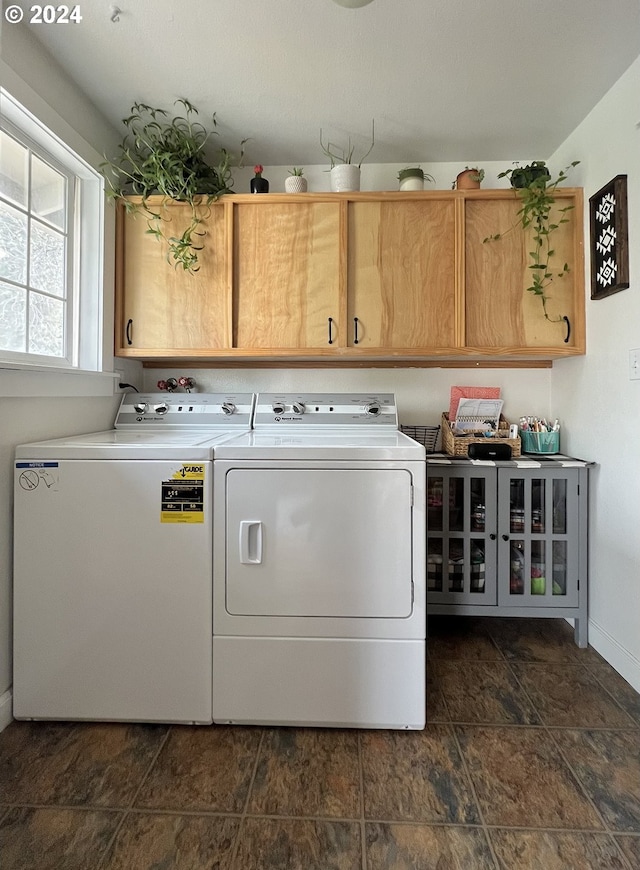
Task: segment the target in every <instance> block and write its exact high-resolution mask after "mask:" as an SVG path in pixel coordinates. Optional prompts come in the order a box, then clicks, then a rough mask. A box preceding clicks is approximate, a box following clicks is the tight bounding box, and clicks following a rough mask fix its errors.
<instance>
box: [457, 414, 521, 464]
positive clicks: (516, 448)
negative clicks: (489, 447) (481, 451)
mask: <svg viewBox="0 0 640 870" xmlns="http://www.w3.org/2000/svg"><path fill="white" fill-rule="evenodd" d="M495 437H496V439H500V443H501V444H509V446H510V447H511V455H512V456H513V457H514V458H515V457H516V456H520V453H521V445H520V438H509V423H508V422H507V421H506V420H505V418H504V417H503V416H502V414H500V423H499V424H498V432H497V433H496V436H495ZM486 443H487V438H485V436H484V435H480V434H478V433H473V434H471V435H455V436H454V434H453V432H452V431H451V426H450V425H449V414H448V413H447V412H444V413H443V414H442V449H443V450H444V452H445V453H448V454H449V456H467V455H468V453H469V445H470V444H486Z"/></svg>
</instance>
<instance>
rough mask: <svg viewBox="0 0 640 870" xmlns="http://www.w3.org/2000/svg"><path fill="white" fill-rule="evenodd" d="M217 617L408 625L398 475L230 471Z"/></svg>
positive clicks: (408, 553) (405, 536) (408, 500)
mask: <svg viewBox="0 0 640 870" xmlns="http://www.w3.org/2000/svg"><path fill="white" fill-rule="evenodd" d="M226 481H227V492H226V496H227V505H226V507H227V528H226V549H227V554H226V555H227V584H226V609H227V611H228V612H229V613H230V614H232V615H238V616H240V615H247V616H310V617H323V616H324V617H366V618H371V617H380V618H385V617H386V618H405V617H408V616H410V615H411V612H412V605H413V592H412V569H413V565H412V476H411V473H410V472H409V471H408V470H407V469H393V468H385V469H335V468H272V469H264V468H258V469H255V468H253V469H238V468H234V469H232V470H231V471H230V472H229V473H228V474H227V477H226Z"/></svg>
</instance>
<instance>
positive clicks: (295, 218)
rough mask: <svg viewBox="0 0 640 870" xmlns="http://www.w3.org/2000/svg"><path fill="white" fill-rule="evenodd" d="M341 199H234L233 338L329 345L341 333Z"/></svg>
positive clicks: (250, 343) (255, 344) (261, 343)
mask: <svg viewBox="0 0 640 870" xmlns="http://www.w3.org/2000/svg"><path fill="white" fill-rule="evenodd" d="M339 265H340V206H339V203H337V202H308V203H307V202H302V203H301V202H285V203H283V202H277V203H267V202H259V203H258V202H256V203H255V204H253V203H238V204H237V205H236V206H235V275H234V305H235V321H236V322H235V344H236V346H237V347H239V348H283V349H284V348H292V349H295V348H326V349H329V350H330V349H331V345H330V344H329V328H328V324H329V318H332V332H331V339H332V343H333V342H335V341H336V340H337V338H338V335H339V330H340V323H339V310H338V298H339V294H338V290H339Z"/></svg>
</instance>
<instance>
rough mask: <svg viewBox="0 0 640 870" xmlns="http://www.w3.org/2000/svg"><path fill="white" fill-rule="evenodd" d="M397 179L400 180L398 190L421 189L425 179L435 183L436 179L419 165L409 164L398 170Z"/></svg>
mask: <svg viewBox="0 0 640 870" xmlns="http://www.w3.org/2000/svg"><path fill="white" fill-rule="evenodd" d="M398 181H399V182H400V190H423V189H424V183H425V181H431V182H433V183H434V184H435V181H436V180H435V178H434V177H433V175H429V173H428V172H425V171H424V169H421V168H420V167H419V166H410V167H408V168H407V169H401V170H400V172H399V173H398Z"/></svg>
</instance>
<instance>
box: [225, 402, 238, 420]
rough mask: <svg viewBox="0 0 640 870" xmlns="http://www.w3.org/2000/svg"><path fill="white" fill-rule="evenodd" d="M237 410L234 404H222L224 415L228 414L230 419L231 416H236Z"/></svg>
mask: <svg viewBox="0 0 640 870" xmlns="http://www.w3.org/2000/svg"><path fill="white" fill-rule="evenodd" d="M235 410H236V406H235V405H234V404H233V402H223V403H222V413H223V414H226V415H227V417H229V416H230V415H231V414H234V413H235Z"/></svg>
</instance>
